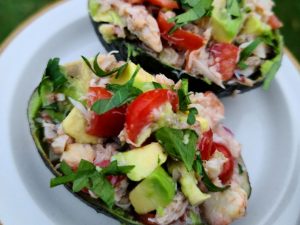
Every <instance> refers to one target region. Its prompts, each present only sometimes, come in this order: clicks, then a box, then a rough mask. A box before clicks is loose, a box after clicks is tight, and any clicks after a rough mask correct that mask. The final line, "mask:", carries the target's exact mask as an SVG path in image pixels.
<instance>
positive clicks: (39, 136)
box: [27, 89, 142, 225]
mask: <svg viewBox="0 0 300 225" xmlns="http://www.w3.org/2000/svg"><path fill="white" fill-rule="evenodd" d="M39 102H41V101H40V99H39V95H38V90H37V89H36V90H35V91H34V92H33V94H32V96H31V98H30V100H29V104H28V110H27V117H28V122H29V125H30V132H31V135H32V138H33V140H34V142H35V145H36V147H37V150H38V152H39V154H40V156H41V158H42V160H43V162H44V163H45V165H46V166H47V167H48V168H49V170H50V171H51V172H52V173H53V175H55V176H61V173H60V172H59V171H58V170H57V169H56V168H55V167H54V164H53V162H51V160H50V158H49V146H47V144H45V143H44V142H43V129H42V127H41V126H40V125H39V124H38V123H37V122H36V121H35V119H36V117H37V115H38V112H39V110H40V108H41V105H40V104H39ZM49 186H50V184H49ZM65 187H66V188H67V189H68V190H69V191H70V192H71V193H72V194H73V195H74V196H76V197H77V198H78V199H80V200H81V201H82V202H84V203H85V204H87V205H89V206H91V207H92V208H93V209H95V210H96V211H97V212H98V213H102V214H104V215H106V216H108V217H111V218H114V219H116V220H118V221H120V222H121V223H122V224H127V225H142V224H141V223H139V222H138V221H137V220H136V219H134V217H133V216H132V213H128V212H125V211H123V210H122V209H120V208H117V207H113V208H108V207H107V206H106V205H105V204H104V203H103V202H101V201H100V200H99V199H94V198H91V197H90V196H89V195H88V194H85V193H83V192H78V193H75V192H73V191H72V186H71V185H65Z"/></svg>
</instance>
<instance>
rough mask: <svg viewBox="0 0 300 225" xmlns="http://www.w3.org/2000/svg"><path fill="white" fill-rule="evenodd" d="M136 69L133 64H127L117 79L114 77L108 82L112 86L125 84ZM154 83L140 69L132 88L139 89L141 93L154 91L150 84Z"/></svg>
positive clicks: (150, 77)
mask: <svg viewBox="0 0 300 225" xmlns="http://www.w3.org/2000/svg"><path fill="white" fill-rule="evenodd" d="M136 69H137V65H135V64H134V63H133V62H129V63H128V65H127V66H126V69H125V70H124V71H123V73H122V74H121V75H120V76H119V77H118V78H116V77H115V76H114V77H113V78H112V79H111V81H110V82H111V83H112V84H120V85H122V84H125V83H127V82H128V81H129V80H130V78H131V77H132V75H133V74H134V72H135V70H136ZM154 81H155V78H154V77H153V76H152V75H151V74H150V73H147V72H146V71H145V70H143V69H142V68H140V69H139V71H138V73H137V75H136V77H135V79H134V82H133V86H134V87H136V88H139V89H141V90H142V91H148V90H151V89H154V86H153V84H152V82H154Z"/></svg>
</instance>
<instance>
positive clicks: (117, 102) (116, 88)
mask: <svg viewBox="0 0 300 225" xmlns="http://www.w3.org/2000/svg"><path fill="white" fill-rule="evenodd" d="M140 68H141V67H140V65H138V66H137V68H136V70H135V71H134V73H133V75H132V76H131V78H130V80H129V81H128V82H127V83H126V84H124V85H110V86H108V87H109V89H111V90H113V92H114V95H113V96H112V97H111V98H110V99H101V100H98V101H96V102H95V103H94V104H93V105H92V110H93V111H94V112H96V113H97V114H98V115H102V114H104V113H106V112H108V111H109V110H111V109H114V108H117V107H120V106H122V105H124V104H126V103H128V102H130V101H132V100H133V99H135V98H136V97H137V96H139V95H140V94H141V93H142V91H141V90H140V89H138V88H136V87H133V82H134V79H135V77H136V75H137V73H138V71H139V70H140Z"/></svg>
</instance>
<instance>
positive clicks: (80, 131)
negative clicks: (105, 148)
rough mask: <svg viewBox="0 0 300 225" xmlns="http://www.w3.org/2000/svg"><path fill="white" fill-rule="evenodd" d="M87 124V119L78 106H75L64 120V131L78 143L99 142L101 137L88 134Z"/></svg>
mask: <svg viewBox="0 0 300 225" xmlns="http://www.w3.org/2000/svg"><path fill="white" fill-rule="evenodd" d="M86 126H87V124H86V120H85V118H84V116H83V115H82V113H81V112H80V111H79V110H78V109H77V108H73V109H72V111H71V112H70V113H69V115H68V116H67V117H66V118H65V119H64V120H63V122H62V127H63V130H64V132H65V133H66V134H67V135H69V136H71V137H72V138H74V139H75V141H76V142H77V143H81V144H97V143H98V140H99V138H98V137H95V136H92V135H89V134H87V133H86V132H85V130H86Z"/></svg>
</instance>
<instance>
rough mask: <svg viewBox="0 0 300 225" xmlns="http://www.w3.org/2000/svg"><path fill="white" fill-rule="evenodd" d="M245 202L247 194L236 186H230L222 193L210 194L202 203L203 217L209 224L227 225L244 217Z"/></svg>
mask: <svg viewBox="0 0 300 225" xmlns="http://www.w3.org/2000/svg"><path fill="white" fill-rule="evenodd" d="M247 201H248V199H247V193H246V192H245V191H244V190H243V189H242V188H241V187H239V186H238V185H231V188H230V189H228V190H226V191H224V192H215V193H211V197H210V198H209V199H208V200H206V201H205V202H204V203H203V209H204V210H203V211H204V216H205V218H206V220H207V221H208V223H209V224H214V225H228V224H230V223H231V222H232V221H233V220H235V219H238V218H240V217H242V216H244V215H245V212H246V206H247Z"/></svg>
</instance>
